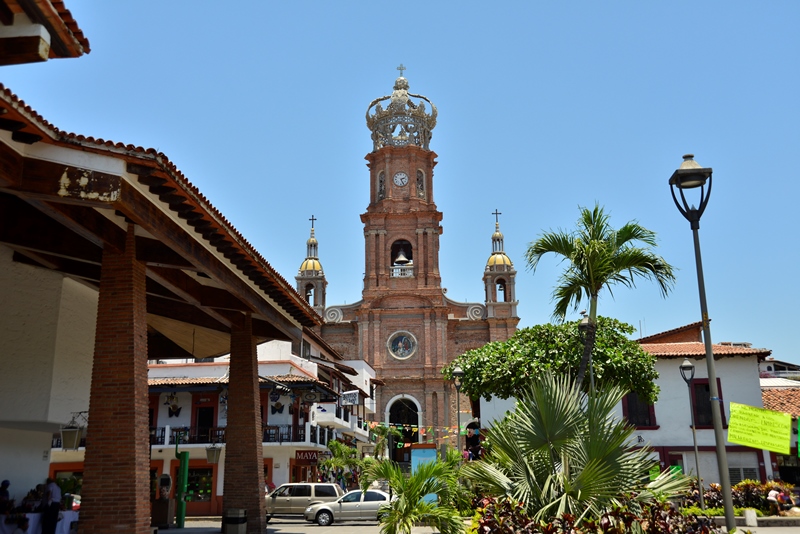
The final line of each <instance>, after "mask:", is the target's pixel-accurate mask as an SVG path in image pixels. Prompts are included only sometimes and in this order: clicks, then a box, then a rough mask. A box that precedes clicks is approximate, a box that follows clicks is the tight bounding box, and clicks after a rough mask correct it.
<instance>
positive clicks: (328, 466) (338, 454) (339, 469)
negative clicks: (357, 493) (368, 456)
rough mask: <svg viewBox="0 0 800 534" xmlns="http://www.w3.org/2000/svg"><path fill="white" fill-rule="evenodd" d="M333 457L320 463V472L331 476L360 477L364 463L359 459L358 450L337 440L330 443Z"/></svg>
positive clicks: (329, 446)
mask: <svg viewBox="0 0 800 534" xmlns="http://www.w3.org/2000/svg"><path fill="white" fill-rule="evenodd" d="M328 450H330V451H331V457H330V458H328V459H325V460H322V461H321V462H319V470H320V471H322V472H323V473H326V474H328V475H329V476H334V475H336V474H337V473H338V474H341V475H342V476H343V477H346V476H348V475H349V476H358V473H359V471H360V469H361V467H362V464H363V462H362V461H361V459H359V457H358V450H357V449H356V448H355V447H350V446H349V445H345V444H344V443H342V442H340V441H336V440H331V441H330V442H328Z"/></svg>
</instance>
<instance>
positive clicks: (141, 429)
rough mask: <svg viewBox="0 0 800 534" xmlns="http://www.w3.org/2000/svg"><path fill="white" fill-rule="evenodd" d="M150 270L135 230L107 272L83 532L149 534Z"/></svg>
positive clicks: (106, 259)
mask: <svg viewBox="0 0 800 534" xmlns="http://www.w3.org/2000/svg"><path fill="white" fill-rule="evenodd" d="M146 320H147V309H146V302H145V267H144V265H143V264H141V263H139V262H137V261H136V250H135V238H134V232H133V226H132V225H131V226H129V228H128V235H127V239H126V243H125V251H124V252H120V251H115V250H111V249H110V248H109V247H106V248H105V249H104V251H103V264H102V272H101V275H100V297H99V302H98V306H97V333H96V336H95V349H94V364H93V368H92V386H91V396H90V401H89V421H90V424H89V426H88V431H87V435H86V460H85V466H84V472H83V490H82V491H83V494H82V495H81V497H82V501H81V527H80V529H81V533H84V534H101V533H103V534H105V533H108V532H118V533H121V534H122V533H136V534H139V533H145V532H150V529H149V524H150V521H149V517H150V492H149V488H150V469H149V467H150V442H149V432H148V420H147V416H148V407H149V405H150V402H149V397H148V389H147V322H146Z"/></svg>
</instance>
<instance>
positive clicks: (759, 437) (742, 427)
mask: <svg viewBox="0 0 800 534" xmlns="http://www.w3.org/2000/svg"><path fill="white" fill-rule="evenodd" d="M791 440H792V416H791V415H789V414H788V413H783V412H773V411H772V410H765V409H763V408H756V407H755V406H748V405H746V404H739V403H736V402H732V403H731V421H730V423H729V425H728V441H730V442H731V443H739V444H740V445H746V446H748V447H753V448H754V449H765V450H768V451H773V452H779V453H781V454H789V452H790V446H791Z"/></svg>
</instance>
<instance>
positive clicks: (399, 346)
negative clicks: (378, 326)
mask: <svg viewBox="0 0 800 534" xmlns="http://www.w3.org/2000/svg"><path fill="white" fill-rule="evenodd" d="M386 348H388V349H389V354H391V355H392V357H394V358H397V359H398V360H407V359H408V358H410V357H411V356H413V355H414V353H415V352H416V351H417V338H415V337H414V334H412V333H411V332H405V331H403V330H401V331H398V332H395V333H394V334H392V335H391V336H389V341H387V342H386Z"/></svg>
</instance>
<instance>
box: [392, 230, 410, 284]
mask: <svg viewBox="0 0 800 534" xmlns="http://www.w3.org/2000/svg"><path fill="white" fill-rule="evenodd" d="M389 265H390V269H391V273H392V278H408V277H411V276H414V249H413V248H412V247H411V243H409V242H408V241H406V240H405V239H398V240H397V241H395V242H394V243H392V249H391V258H390V263H389Z"/></svg>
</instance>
